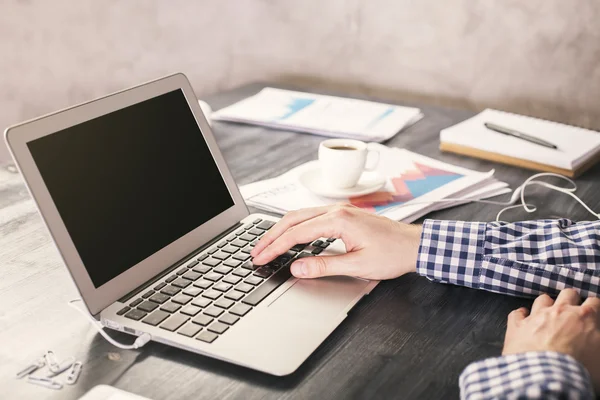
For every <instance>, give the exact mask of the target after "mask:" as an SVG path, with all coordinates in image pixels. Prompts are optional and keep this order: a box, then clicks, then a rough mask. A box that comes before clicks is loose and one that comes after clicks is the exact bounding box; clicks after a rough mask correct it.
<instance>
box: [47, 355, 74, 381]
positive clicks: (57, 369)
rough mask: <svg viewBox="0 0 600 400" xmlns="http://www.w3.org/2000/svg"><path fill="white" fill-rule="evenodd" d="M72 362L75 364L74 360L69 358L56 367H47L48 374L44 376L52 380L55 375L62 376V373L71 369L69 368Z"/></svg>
mask: <svg viewBox="0 0 600 400" xmlns="http://www.w3.org/2000/svg"><path fill="white" fill-rule="evenodd" d="M74 362H75V358H74V357H69V358H67V359H66V360H64V361H62V362H61V363H60V364H57V366H56V367H54V368H50V367H48V368H50V373H49V374H48V375H46V377H48V378H53V377H55V376H57V375H60V374H62V373H63V372H65V371H66V370H68V369H69V368H71V366H72V365H73V363H74Z"/></svg>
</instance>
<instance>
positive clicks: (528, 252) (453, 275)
mask: <svg viewBox="0 0 600 400" xmlns="http://www.w3.org/2000/svg"><path fill="white" fill-rule="evenodd" d="M417 272H418V273H419V274H421V275H424V276H426V277H427V278H429V279H430V280H433V281H436V282H443V283H451V284H455V285H462V286H468V287H472V288H477V289H484V290H489V291H492V292H497V293H504V294H509V295H514V296H535V295H538V294H541V293H548V294H550V295H557V294H558V293H559V292H560V291H561V290H562V289H564V288H568V287H572V288H575V289H577V290H578V292H579V294H580V295H581V296H582V297H590V296H600V221H592V222H579V223H575V222H573V221H569V220H567V219H558V220H539V221H525V222H515V223H505V222H490V223H484V222H462V221H436V220H426V221H425V223H424V224H423V233H422V236H421V245H420V247H419V256H418V259H417Z"/></svg>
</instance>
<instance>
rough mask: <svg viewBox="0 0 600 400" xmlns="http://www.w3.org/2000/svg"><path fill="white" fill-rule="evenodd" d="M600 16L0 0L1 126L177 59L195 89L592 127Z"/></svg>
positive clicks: (527, 6) (597, 7)
mask: <svg viewBox="0 0 600 400" xmlns="http://www.w3.org/2000/svg"><path fill="white" fill-rule="evenodd" d="M598 21H600V2H599V1H598V0H570V1H564V0H527V1H522V0H490V1H485V2H484V1H476V0H445V1H439V0H419V1H417V0H304V1H293V0H281V1H275V0H237V1H236V0H218V1H210V0H198V1H185V0H169V1H158V0H131V1H117V0H104V1H95V2H94V1H89V0H78V1H68V0H53V1H42V0H38V1H35V0H29V1H24V0H23V1H16V0H0V127H2V129H3V128H4V127H5V126H7V125H9V124H12V123H15V122H19V121H21V120H24V119H28V118H32V117H35V116H38V115H40V114H43V113H47V112H51V111H54V110H56V109H59V108H62V107H66V106H69V105H73V104H75V103H78V102H81V101H85V100H89V99H92V98H94V97H98V96H101V95H103V94H106V93H109V92H111V91H114V90H119V89H123V88H125V87H128V86H131V85H134V84H137V83H140V82H143V81H145V80H150V79H154V78H156V77H159V76H161V75H166V74H169V73H172V72H184V73H185V74H186V75H187V76H188V77H189V78H190V80H191V81H192V84H193V86H194V88H195V90H196V92H197V94H198V96H200V97H201V96H202V95H203V94H207V93H210V92H214V91H218V90H222V89H227V88H231V87H234V86H236V85H239V84H242V83H246V82H250V81H256V80H275V81H286V82H294V83H304V84H306V85H307V86H309V87H310V86H317V85H325V86H327V87H336V88H340V89H343V90H346V91H347V92H348V93H368V94H375V95H379V96H381V97H383V98H385V99H389V100H402V99H406V100H415V99H418V100H424V101H427V102H430V103H435V104H448V105H454V106H458V107H466V108H471V109H482V108H485V107H488V106H492V107H499V108H502V109H506V110H510V111H517V112H523V113H528V114H531V115H536V116H540V117H545V118H551V119H554V120H558V121H562V122H569V123H574V124H577V125H582V126H585V127H591V128H595V129H600V23H599V22H598ZM2 158H6V150H5V148H4V147H3V145H2V146H0V160H1V159H2Z"/></svg>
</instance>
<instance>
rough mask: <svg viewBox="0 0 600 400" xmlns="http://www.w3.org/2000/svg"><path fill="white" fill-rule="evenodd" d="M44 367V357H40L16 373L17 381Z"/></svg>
mask: <svg viewBox="0 0 600 400" xmlns="http://www.w3.org/2000/svg"><path fill="white" fill-rule="evenodd" d="M44 365H46V361H45V360H44V357H41V358H39V359H38V360H37V361H35V362H33V363H32V364H31V365H29V366H27V367H26V368H24V369H22V370H21V371H19V372H18V373H17V379H22V378H24V377H26V376H27V375H30V374H32V373H34V372H35V371H37V370H38V369H40V368H42V367H43V366H44Z"/></svg>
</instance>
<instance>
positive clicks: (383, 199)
mask: <svg viewBox="0 0 600 400" xmlns="http://www.w3.org/2000/svg"><path fill="white" fill-rule="evenodd" d="M369 148H371V149H376V150H377V151H379V154H380V161H379V163H378V165H377V172H378V173H379V174H381V175H382V176H383V177H385V179H386V184H385V185H384V186H383V188H381V189H380V190H379V191H377V192H375V193H372V194H368V195H364V196H359V197H353V198H347V199H343V200H340V199H329V198H325V197H320V196H317V195H315V194H313V193H312V192H310V191H309V190H308V189H307V188H305V187H304V186H303V185H302V184H301V183H300V181H299V176H300V175H301V174H302V173H303V172H304V171H306V170H307V169H310V168H315V166H316V165H318V164H317V163H318V161H311V162H309V163H306V164H302V165H300V166H298V167H296V168H294V169H292V170H290V171H288V172H286V173H285V174H283V175H281V176H278V177H276V178H273V179H268V180H264V181H260V182H255V183H251V184H248V185H245V186H242V187H241V188H240V190H241V192H242V196H244V199H245V200H246V203H247V204H248V205H250V206H254V207H257V208H260V209H263V210H267V211H271V212H275V213H279V214H285V213H287V212H289V211H293V210H297V209H300V208H305V207H317V206H323V205H330V204H337V203H340V202H345V203H349V204H353V205H355V206H357V207H361V208H363V209H365V210H367V211H369V212H373V213H377V214H379V215H383V216H386V217H388V218H390V219H393V220H397V221H404V222H412V221H415V220H417V219H419V218H420V217H422V216H424V215H425V214H427V213H429V212H432V211H435V210H439V209H442V208H448V207H452V206H454V205H458V204H462V203H466V202H468V201H469V200H471V199H483V198H488V197H493V196H497V195H500V194H503V193H507V192H509V191H510V190H509V189H508V185H507V184H506V183H504V182H500V181H497V180H496V179H495V178H494V176H493V171H489V172H477V171H473V170H469V169H466V168H461V167H457V166H454V165H451V164H447V163H443V162H441V161H437V160H435V159H432V158H429V157H425V156H422V155H420V154H417V153H413V152H411V151H408V150H405V149H398V148H390V147H386V146H383V145H379V144H375V143H371V144H369ZM443 199H456V200H455V201H448V202H444V203H434V202H433V201H435V200H443Z"/></svg>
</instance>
